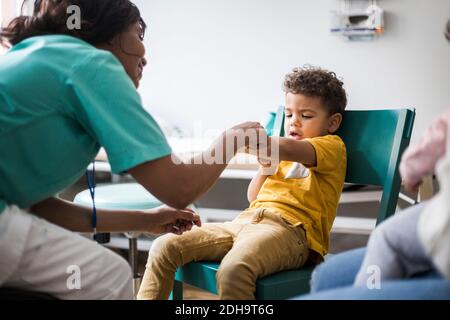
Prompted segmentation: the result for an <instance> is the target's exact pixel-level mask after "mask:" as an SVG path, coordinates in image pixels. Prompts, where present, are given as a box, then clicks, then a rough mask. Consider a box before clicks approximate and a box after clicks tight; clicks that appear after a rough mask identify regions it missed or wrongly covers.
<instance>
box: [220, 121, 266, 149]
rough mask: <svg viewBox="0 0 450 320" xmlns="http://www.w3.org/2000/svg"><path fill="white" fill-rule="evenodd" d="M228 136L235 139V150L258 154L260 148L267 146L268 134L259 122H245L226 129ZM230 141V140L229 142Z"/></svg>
mask: <svg viewBox="0 0 450 320" xmlns="http://www.w3.org/2000/svg"><path fill="white" fill-rule="evenodd" d="M226 137H227V140H228V139H236V140H234V142H235V143H236V144H235V150H236V151H237V152H244V153H250V154H255V155H256V154H257V152H258V149H259V148H264V147H266V146H267V142H268V136H267V132H266V130H265V129H264V127H263V126H262V125H261V124H260V123H259V122H244V123H242V124H239V125H237V126H234V127H232V128H231V129H228V130H227V131H226ZM227 143H228V142H227Z"/></svg>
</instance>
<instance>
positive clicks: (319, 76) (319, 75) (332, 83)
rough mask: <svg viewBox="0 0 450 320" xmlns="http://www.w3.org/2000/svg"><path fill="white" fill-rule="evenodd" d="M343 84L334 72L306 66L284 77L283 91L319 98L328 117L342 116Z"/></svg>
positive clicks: (343, 103)
mask: <svg viewBox="0 0 450 320" xmlns="http://www.w3.org/2000/svg"><path fill="white" fill-rule="evenodd" d="M343 84H344V83H343V82H342V81H341V80H339V79H338V78H337V77H336V74H335V73H334V72H330V71H328V70H324V69H321V68H317V67H312V66H309V65H307V66H304V67H301V68H294V69H293V70H292V72H291V73H289V74H288V75H286V78H285V80H284V91H285V92H286V93H293V94H303V95H305V96H308V97H317V98H320V99H321V100H322V103H323V104H324V106H325V107H326V108H327V109H328V111H329V114H330V115H333V114H335V113H340V114H342V115H343V114H344V111H345V108H346V106H347V94H346V93H345V90H344V87H343Z"/></svg>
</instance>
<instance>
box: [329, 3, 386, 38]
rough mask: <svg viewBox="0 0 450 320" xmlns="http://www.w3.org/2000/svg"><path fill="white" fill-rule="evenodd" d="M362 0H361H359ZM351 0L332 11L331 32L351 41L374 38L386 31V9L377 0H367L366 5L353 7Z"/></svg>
mask: <svg viewBox="0 0 450 320" xmlns="http://www.w3.org/2000/svg"><path fill="white" fill-rule="evenodd" d="M359 2H361V1H359ZM351 3H352V1H351V0H345V1H344V2H342V4H343V6H341V8H340V9H339V10H333V11H332V20H331V30H330V31H331V33H332V34H335V35H339V36H342V37H344V38H346V39H347V40H350V41H364V40H372V39H375V38H377V37H378V36H380V35H382V34H383V33H384V10H383V9H381V8H380V7H379V6H378V5H377V2H376V0H371V1H365V3H364V4H363V5H364V6H365V8H364V7H360V8H358V9H355V8H352V5H351Z"/></svg>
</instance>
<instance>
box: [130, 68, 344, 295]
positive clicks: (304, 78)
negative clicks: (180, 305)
mask: <svg viewBox="0 0 450 320" xmlns="http://www.w3.org/2000/svg"><path fill="white" fill-rule="evenodd" d="M284 90H285V93H286V119H285V132H286V138H278V139H279V140H278V145H279V148H280V149H279V160H281V162H280V163H279V165H278V168H277V171H276V173H275V174H274V175H272V176H267V175H264V174H263V172H264V170H263V169H261V170H260V171H259V173H258V174H257V175H256V177H255V178H254V179H253V180H252V182H251V183H250V186H249V190H248V198H249V200H250V202H251V204H250V207H249V208H248V209H247V210H245V211H244V212H242V213H241V214H240V215H239V216H238V217H237V218H236V219H234V220H233V221H232V222H226V223H210V224H205V225H204V226H203V227H201V228H197V227H194V229H192V231H190V232H187V233H185V234H184V235H182V236H176V235H165V236H163V237H160V238H158V239H157V240H156V241H155V242H154V244H153V246H152V248H151V249H150V252H149V258H148V263H147V268H146V271H145V275H144V279H143V282H142V285H141V288H140V291H139V294H138V298H139V299H167V298H168V297H169V295H170V292H171V290H172V287H173V282H174V273H175V272H176V269H177V268H178V267H179V266H182V265H184V264H186V263H189V262H191V261H202V260H206V261H221V264H220V269H219V270H218V272H217V286H218V287H217V290H218V294H219V297H220V298H221V299H227V300H228V299H233V300H237V299H239V300H240V299H249V300H250V299H254V298H255V296H254V294H255V288H256V280H257V279H258V278H261V277H264V276H267V275H269V274H272V273H276V272H279V271H282V270H289V269H297V268H299V267H301V266H303V265H305V264H306V263H307V262H308V263H318V262H320V261H321V260H322V257H323V256H324V255H325V254H326V253H327V250H328V241H329V234H330V229H331V226H332V224H333V221H334V218H335V215H336V209H337V205H338V201H339V197H340V194H341V191H342V188H343V185H344V178H345V172H346V165H347V163H346V159H347V158H346V149H345V145H344V143H343V141H342V140H341V139H340V138H339V137H338V136H336V135H333V134H334V133H335V132H336V131H337V130H338V128H339V126H340V124H341V121H342V116H343V113H344V110H345V107H346V104H347V98H346V93H345V90H344V89H343V83H342V82H341V81H340V80H338V79H337V78H336V75H335V74H334V73H332V72H328V71H325V70H322V69H318V68H311V67H305V68H296V69H294V70H293V72H292V73H290V74H288V75H287V76H286V79H285V82H284Z"/></svg>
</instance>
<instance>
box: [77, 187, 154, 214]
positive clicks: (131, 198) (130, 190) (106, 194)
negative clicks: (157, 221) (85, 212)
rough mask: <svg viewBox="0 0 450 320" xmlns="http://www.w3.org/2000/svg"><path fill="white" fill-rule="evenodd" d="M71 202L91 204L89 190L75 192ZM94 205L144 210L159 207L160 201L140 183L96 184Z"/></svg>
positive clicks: (107, 207)
mask: <svg viewBox="0 0 450 320" xmlns="http://www.w3.org/2000/svg"><path fill="white" fill-rule="evenodd" d="M73 202H75V203H77V204H81V205H85V206H92V199H91V194H90V192H89V190H85V191H83V192H80V193H79V194H77V196H76V197H75V199H74V201H73ZM95 205H96V207H97V208H100V209H121V210H145V209H152V208H155V207H159V206H161V205H162V203H161V201H159V200H158V199H157V198H155V197H154V196H153V195H152V194H151V193H149V192H148V191H147V190H146V189H145V188H144V187H143V186H141V185H140V184H138V183H122V184H111V185H103V186H102V185H99V186H97V187H96V188H95Z"/></svg>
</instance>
